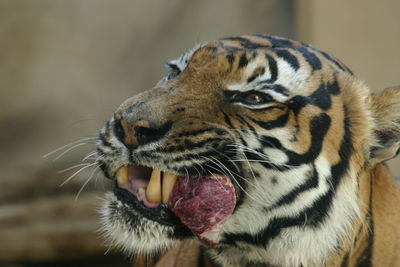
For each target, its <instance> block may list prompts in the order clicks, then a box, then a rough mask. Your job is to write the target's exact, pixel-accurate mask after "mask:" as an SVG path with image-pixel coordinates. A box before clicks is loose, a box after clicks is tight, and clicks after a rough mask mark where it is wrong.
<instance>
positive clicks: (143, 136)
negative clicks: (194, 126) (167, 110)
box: [135, 122, 172, 145]
mask: <svg viewBox="0 0 400 267" xmlns="http://www.w3.org/2000/svg"><path fill="white" fill-rule="evenodd" d="M171 126H172V122H166V123H164V124H162V125H161V126H158V127H142V126H137V127H135V132H136V138H137V141H138V144H139V145H144V144H147V143H150V142H153V141H157V140H158V139H161V138H162V137H164V136H165V135H166V134H167V132H168V131H169V130H170V129H171Z"/></svg>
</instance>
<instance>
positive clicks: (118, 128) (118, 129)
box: [114, 120, 125, 142]
mask: <svg viewBox="0 0 400 267" xmlns="http://www.w3.org/2000/svg"><path fill="white" fill-rule="evenodd" d="M114 134H115V136H116V137H117V138H118V140H119V141H121V142H124V138H125V132H124V128H123V127H122V124H121V120H116V121H115V122H114Z"/></svg>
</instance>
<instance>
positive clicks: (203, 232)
mask: <svg viewBox="0 0 400 267" xmlns="http://www.w3.org/2000/svg"><path fill="white" fill-rule="evenodd" d="M115 176H116V180H117V186H116V188H115V194H116V195H117V197H118V198H119V200H120V201H122V202H124V203H127V204H130V205H131V206H132V207H133V208H134V209H135V210H137V211H138V212H140V213H141V214H143V215H144V216H145V217H147V218H148V219H150V220H155V221H158V222H159V223H162V224H166V225H177V224H183V225H185V226H187V227H188V228H189V229H190V230H191V231H192V233H193V234H194V235H196V236H197V237H198V238H199V239H200V240H202V241H203V242H204V243H206V244H207V245H209V246H211V247H215V246H216V245H217V244H218V242H219V240H220V238H221V227H222V224H223V222H224V221H225V219H226V218H227V217H229V215H231V214H232V212H233V210H234V207H235V205H236V194H235V188H234V186H233V184H232V182H231V180H230V179H229V178H228V177H226V176H223V175H216V174H212V175H206V176H178V175H175V174H172V173H168V172H162V171H160V170H157V169H151V168H148V167H143V166H138V165H125V166H122V167H120V168H119V169H118V170H117V172H116V174H115ZM178 218H179V219H178Z"/></svg>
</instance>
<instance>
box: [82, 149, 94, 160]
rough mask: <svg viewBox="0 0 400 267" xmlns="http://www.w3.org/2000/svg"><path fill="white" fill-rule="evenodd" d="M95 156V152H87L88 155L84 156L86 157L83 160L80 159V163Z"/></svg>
mask: <svg viewBox="0 0 400 267" xmlns="http://www.w3.org/2000/svg"><path fill="white" fill-rule="evenodd" d="M96 154H97V151H92V152H89V153H88V154H87V155H86V157H84V158H83V159H82V162H84V161H85V160H87V159H90V158H91V157H93V156H95V155H96Z"/></svg>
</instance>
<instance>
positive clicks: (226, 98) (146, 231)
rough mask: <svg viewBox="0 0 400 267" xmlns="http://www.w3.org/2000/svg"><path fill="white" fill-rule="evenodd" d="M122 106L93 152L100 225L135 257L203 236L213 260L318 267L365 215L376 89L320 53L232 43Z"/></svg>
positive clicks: (218, 44) (206, 51)
mask: <svg viewBox="0 0 400 267" xmlns="http://www.w3.org/2000/svg"><path fill="white" fill-rule="evenodd" d="M168 67H169V69H170V70H169V73H168V74H167V75H166V76H165V77H164V78H162V79H161V80H160V81H159V82H158V83H157V85H156V86H155V87H154V88H153V89H150V90H147V91H145V92H143V93H141V94H138V95H136V96H133V97H132V98H129V99H127V100H126V101H125V102H123V103H122V104H121V105H120V107H119V108H118V109H117V110H116V112H115V114H114V116H113V118H112V119H110V120H109V121H108V122H107V123H106V125H105V127H104V128H103V129H102V130H101V133H100V137H99V141H98V144H97V151H98V154H99V156H100V157H99V161H100V164H101V167H102V170H103V172H104V174H105V176H107V177H108V178H110V179H112V180H114V183H115V186H114V189H113V193H110V194H109V195H108V197H107V200H106V201H105V203H104V206H103V208H102V214H103V219H102V220H103V230H104V232H105V235H106V236H107V237H108V238H109V240H110V241H111V242H112V243H113V244H115V245H116V246H119V247H121V248H123V249H124V250H126V251H128V252H133V253H138V252H140V253H141V252H145V253H154V252H156V251H159V250H163V249H166V248H169V247H171V246H172V245H174V244H175V243H176V242H179V241H181V240H183V239H195V240H200V242H201V243H202V244H204V245H205V246H206V247H207V248H208V252H207V253H209V254H210V255H211V256H213V258H214V259H215V261H216V262H218V263H220V264H222V265H226V266H233V265H235V264H236V265H239V266H242V265H244V264H249V263H265V262H268V263H269V264H276V265H278V264H283V265H287V266H297V264H301V263H305V262H308V265H309V266H312V265H313V264H314V265H315V266H321V264H322V263H324V262H326V261H327V259H328V256H329V255H330V254H331V253H332V252H335V251H338V249H339V250H340V248H341V247H342V246H343V244H344V243H345V242H346V238H347V237H348V233H349V231H350V230H351V229H352V227H353V226H354V225H355V224H357V223H358V222H359V221H360V220H361V219H360V218H362V217H363V215H364V214H365V213H366V211H365V209H364V206H363V205H364V204H363V202H362V201H361V200H362V199H363V195H362V194H360V186H361V187H362V186H363V185H362V182H360V181H359V180H360V179H361V178H360V177H362V176H363V175H362V173H361V170H363V168H364V169H368V166H369V165H368V162H369V160H370V157H371V151H372V150H371V147H373V145H374V144H375V143H374V142H375V141H374V140H375V139H374V132H373V129H372V126H373V124H374V123H373V118H372V116H371V115H370V111H369V109H368V101H369V100H368V97H369V92H368V90H367V88H366V87H365V86H364V85H363V84H362V83H361V82H359V81H358V80H357V79H355V78H354V77H353V75H352V73H351V71H350V70H349V69H348V68H347V67H346V66H345V65H344V64H342V63H341V62H339V61H338V60H336V59H335V58H333V57H331V56H330V55H328V54H326V53H324V52H322V51H319V50H317V49H315V48H313V47H312V46H309V45H305V44H303V43H300V42H296V41H292V40H288V39H283V38H278V37H272V36H264V35H252V36H242V37H234V38H224V39H220V40H217V41H212V42H208V43H205V44H202V45H200V46H197V47H195V48H194V49H192V50H190V51H189V52H187V53H185V54H183V55H181V56H180V57H179V58H178V59H176V60H172V61H170V62H169V63H168Z"/></svg>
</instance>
